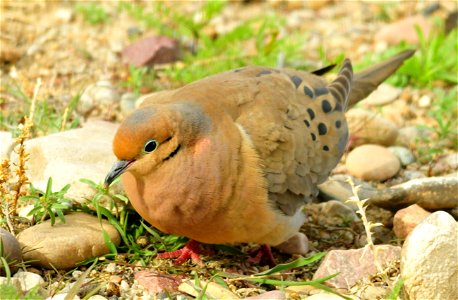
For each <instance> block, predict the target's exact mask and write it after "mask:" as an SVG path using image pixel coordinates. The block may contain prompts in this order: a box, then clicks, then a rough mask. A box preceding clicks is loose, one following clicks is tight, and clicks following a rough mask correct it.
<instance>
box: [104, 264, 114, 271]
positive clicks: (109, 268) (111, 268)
mask: <svg viewBox="0 0 458 300" xmlns="http://www.w3.org/2000/svg"><path fill="white" fill-rule="evenodd" d="M105 272H107V273H115V272H116V264H115V263H109V264H108V265H106V267H105Z"/></svg>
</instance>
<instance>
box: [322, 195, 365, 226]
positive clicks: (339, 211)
mask: <svg viewBox="0 0 458 300" xmlns="http://www.w3.org/2000/svg"><path fill="white" fill-rule="evenodd" d="M320 211H321V214H323V215H325V216H326V217H328V218H340V219H341V220H344V221H345V222H349V221H350V222H353V221H357V220H359V218H358V216H357V215H356V213H355V211H354V210H353V209H351V208H350V207H349V206H347V205H346V204H344V203H342V202H341V201H337V200H331V201H328V202H324V203H321V204H320ZM340 223H342V222H340Z"/></svg>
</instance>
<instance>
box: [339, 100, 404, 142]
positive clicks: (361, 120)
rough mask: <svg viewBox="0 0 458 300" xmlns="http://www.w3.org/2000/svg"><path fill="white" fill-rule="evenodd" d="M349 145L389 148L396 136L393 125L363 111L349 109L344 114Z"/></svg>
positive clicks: (396, 132)
mask: <svg viewBox="0 0 458 300" xmlns="http://www.w3.org/2000/svg"><path fill="white" fill-rule="evenodd" d="M345 116H346V118H347V122H348V129H349V131H350V134H351V137H352V139H351V145H352V146H358V145H362V144H377V145H383V146H391V145H393V144H394V143H395V141H396V138H397V136H398V129H397V127H396V125H394V123H392V122H391V121H388V120H386V119H384V118H382V117H381V116H379V115H378V114H376V113H374V112H371V111H367V110H364V109H355V108H354V109H350V110H349V111H348V112H347V113H346V115H345Z"/></svg>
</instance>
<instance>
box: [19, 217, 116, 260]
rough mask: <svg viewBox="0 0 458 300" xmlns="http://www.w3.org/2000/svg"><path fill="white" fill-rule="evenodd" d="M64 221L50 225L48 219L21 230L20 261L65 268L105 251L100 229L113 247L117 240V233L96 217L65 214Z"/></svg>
mask: <svg viewBox="0 0 458 300" xmlns="http://www.w3.org/2000/svg"><path fill="white" fill-rule="evenodd" d="M65 221H66V223H65V224H63V223H61V222H60V220H57V221H56V223H55V225H54V226H51V222H50V221H49V220H48V221H45V222H43V223H41V224H38V225H35V226H32V227H29V228H27V229H26V230H24V231H22V232H21V233H20V234H19V235H18V240H19V243H20V244H21V247H23V256H24V260H26V261H30V262H31V264H32V265H36V266H41V267H45V268H50V267H51V266H54V267H55V268H57V269H68V268H73V267H75V266H76V264H77V263H79V262H81V261H84V260H86V259H89V258H92V257H97V256H100V255H103V254H106V253H108V252H109V250H108V248H107V246H106V245H105V241H104V238H103V231H102V230H105V231H106V232H107V233H108V235H109V237H110V239H111V241H112V242H113V243H114V244H115V245H119V243H120V241H121V240H120V236H119V233H118V232H117V230H116V229H115V228H114V227H113V226H112V225H110V224H109V223H108V222H107V221H105V220H102V223H100V221H99V219H98V218H97V217H94V216H91V215H88V214H85V213H79V212H78V213H72V214H69V215H66V216H65Z"/></svg>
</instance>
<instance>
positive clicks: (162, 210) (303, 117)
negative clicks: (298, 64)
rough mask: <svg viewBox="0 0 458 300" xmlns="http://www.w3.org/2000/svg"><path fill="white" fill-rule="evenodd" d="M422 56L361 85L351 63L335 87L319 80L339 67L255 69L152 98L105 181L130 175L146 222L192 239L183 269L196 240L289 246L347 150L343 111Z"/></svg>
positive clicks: (128, 129)
mask: <svg viewBox="0 0 458 300" xmlns="http://www.w3.org/2000/svg"><path fill="white" fill-rule="evenodd" d="M413 53H414V51H412V50H407V51H404V52H402V53H400V54H398V55H396V56H394V57H392V58H391V59H389V60H387V61H385V62H383V63H380V64H378V65H375V66H372V67H371V68H369V69H367V70H365V71H363V72H361V73H356V74H355V75H354V76H353V71H352V65H351V63H350V61H349V60H348V59H346V60H345V61H344V62H343V66H342V68H341V70H340V72H339V74H338V75H337V77H336V78H335V80H334V81H332V82H331V83H329V84H328V83H327V82H326V81H325V80H324V79H323V78H322V77H320V76H319V75H321V74H322V73H324V72H326V71H328V69H329V68H324V69H321V70H318V71H315V72H312V73H308V72H303V71H295V70H291V69H274V68H270V67H259V66H250V67H245V68H240V69H236V70H232V71H228V72H224V73H221V74H217V75H213V76H210V77H207V78H204V79H202V80H199V81H196V82H194V83H191V84H188V85H186V86H184V87H182V88H179V89H176V90H173V91H164V92H159V93H156V94H151V95H148V96H146V97H145V98H144V101H143V103H142V104H141V106H140V107H139V108H138V109H137V110H136V111H134V112H133V113H132V114H131V115H130V116H129V117H127V119H126V120H125V121H124V122H123V123H122V124H121V125H120V127H119V129H118V131H117V133H116V135H115V138H114V141H113V149H114V153H115V155H116V156H117V158H118V159H119V161H118V162H117V163H116V164H115V165H114V166H113V169H112V170H111V171H110V172H109V174H108V175H107V178H106V181H105V182H106V184H107V185H108V184H110V183H111V182H112V181H113V180H114V179H115V178H116V177H117V176H119V175H120V174H122V183H123V185H124V189H125V191H126V193H127V195H128V197H129V200H130V201H131V203H132V205H133V207H134V208H135V210H136V211H137V212H138V213H139V214H140V215H141V216H142V217H143V218H144V219H145V220H147V221H148V222H149V223H151V224H152V225H153V226H154V227H156V228H158V229H159V230H161V231H163V232H165V233H171V234H175V235H180V236H186V237H188V238H190V239H191V242H190V243H188V245H187V247H185V249H184V250H183V251H181V252H180V253H178V254H182V256H181V257H180V261H183V260H184V259H187V258H189V257H191V256H192V258H195V259H196V260H198V256H197V254H196V253H195V252H198V248H197V246H196V245H197V244H196V242H195V241H197V242H202V243H208V244H227V243H258V244H266V245H271V246H276V245H279V244H281V243H284V242H285V241H288V240H289V239H290V238H292V237H293V236H295V234H297V233H298V231H299V228H300V227H301V226H302V224H303V223H304V221H305V217H304V214H303V212H302V207H303V205H304V204H305V203H306V202H307V201H308V200H310V199H312V198H314V197H315V196H316V195H317V193H318V189H317V185H318V184H320V183H322V182H323V181H324V180H325V179H326V178H327V177H328V175H329V173H330V172H331V170H332V169H333V168H334V167H335V166H336V164H337V163H338V161H339V160H340V158H341V156H342V155H343V153H344V150H345V146H346V143H347V139H348V130H347V124H346V121H345V115H344V112H345V110H346V109H347V108H348V107H349V106H351V105H353V104H355V103H356V102H357V101H359V100H361V99H363V98H365V97H366V96H367V95H368V94H369V93H370V92H372V91H373V90H374V89H375V88H376V87H377V86H378V85H379V84H380V83H381V82H382V81H383V80H384V79H386V78H387V77H388V76H389V75H391V74H392V73H393V72H394V71H395V70H396V69H397V68H398V67H399V66H400V65H401V64H402V62H403V61H404V60H405V59H407V58H408V57H410V56H411V55H412V54H413ZM178 254H177V253H173V255H178ZM162 257H168V256H167V255H163V256H162Z"/></svg>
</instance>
